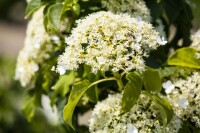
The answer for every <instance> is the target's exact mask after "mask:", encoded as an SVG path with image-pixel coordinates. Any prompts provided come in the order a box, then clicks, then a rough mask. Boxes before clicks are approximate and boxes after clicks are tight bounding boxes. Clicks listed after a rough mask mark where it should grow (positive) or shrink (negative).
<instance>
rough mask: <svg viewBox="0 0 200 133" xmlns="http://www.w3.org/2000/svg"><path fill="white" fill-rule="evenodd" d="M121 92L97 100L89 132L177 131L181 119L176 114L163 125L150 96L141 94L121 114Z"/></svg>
mask: <svg viewBox="0 0 200 133" xmlns="http://www.w3.org/2000/svg"><path fill="white" fill-rule="evenodd" d="M121 98H122V95H121V94H115V95H109V96H108V98H107V99H105V100H103V101H101V102H98V103H97V105H96V106H95V108H94V110H93V112H92V117H91V119H90V120H89V129H90V132H91V133H111V132H113V133H150V132H151V133H152V132H153V133H177V132H178V131H179V129H180V128H181V124H182V122H181V120H180V119H178V118H177V117H176V116H174V117H173V119H172V121H171V122H170V123H169V124H168V125H167V126H166V127H163V126H162V125H161V123H160V122H159V120H158V119H157V118H158V117H159V111H158V108H157V107H156V106H155V104H154V103H153V102H152V100H151V99H150V98H148V97H147V96H145V95H141V96H140V98H139V100H138V102H137V104H136V105H134V107H133V108H132V109H131V110H130V112H127V113H125V114H121V109H122V108H121V104H120V102H121Z"/></svg>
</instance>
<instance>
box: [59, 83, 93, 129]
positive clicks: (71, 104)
mask: <svg viewBox="0 0 200 133" xmlns="http://www.w3.org/2000/svg"><path fill="white" fill-rule="evenodd" d="M89 88H90V82H89V81H88V80H84V81H81V82H79V83H77V84H75V85H74V86H73V87H72V91H71V93H70V96H69V99H68V103H67V105H66V106H65V108H64V110H63V117H64V120H65V121H66V122H67V124H69V125H70V126H71V127H72V128H73V129H74V127H73V124H72V115H73V112H74V109H75V107H76V105H77V103H78V101H79V100H80V98H81V96H82V95H83V94H84V93H85V92H86V91H87V90H88V89H89Z"/></svg>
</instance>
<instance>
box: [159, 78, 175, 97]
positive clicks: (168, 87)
mask: <svg viewBox="0 0 200 133" xmlns="http://www.w3.org/2000/svg"><path fill="white" fill-rule="evenodd" d="M162 86H163V88H164V89H165V92H166V93H167V94H169V93H171V92H172V90H173V89H174V88H175V86H174V84H172V82H171V81H170V80H168V81H167V82H164V83H163V84H162Z"/></svg>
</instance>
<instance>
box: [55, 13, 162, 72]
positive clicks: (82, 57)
mask: <svg viewBox="0 0 200 133" xmlns="http://www.w3.org/2000/svg"><path fill="white" fill-rule="evenodd" d="M66 43H67V44H68V46H67V47H66V49H65V53H64V54H63V55H61V56H60V57H59V60H58V66H57V71H58V72H59V73H60V74H63V73H64V72H65V70H74V69H75V70H76V69H77V68H78V67H79V64H83V63H85V64H87V65H88V66H91V68H92V72H93V73H97V71H98V70H100V71H108V70H111V71H113V72H117V71H119V70H123V71H130V70H133V69H136V70H138V71H144V60H143V57H146V56H148V52H149V50H151V49H156V48H157V47H158V46H159V45H165V44H166V41H165V40H164V38H161V37H160V36H159V34H158V32H157V31H155V30H154V29H153V27H152V25H151V24H149V23H147V22H144V21H141V20H138V19H135V18H131V17H130V16H129V15H128V14H113V13H111V12H104V11H101V12H97V13H93V14H91V15H89V16H87V17H86V18H84V19H81V20H78V21H77V27H76V28H74V29H73V30H72V34H71V35H70V36H69V37H67V38H66Z"/></svg>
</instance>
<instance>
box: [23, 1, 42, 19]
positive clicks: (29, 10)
mask: <svg viewBox="0 0 200 133" xmlns="http://www.w3.org/2000/svg"><path fill="white" fill-rule="evenodd" d="M41 6H42V2H41V0H31V1H30V2H29V3H28V5H27V7H26V13H25V14H26V15H25V18H28V17H29V16H31V15H32V14H33V13H34V12H35V11H36V10H37V9H39V8H40V7H41Z"/></svg>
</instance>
